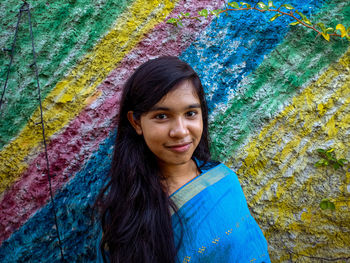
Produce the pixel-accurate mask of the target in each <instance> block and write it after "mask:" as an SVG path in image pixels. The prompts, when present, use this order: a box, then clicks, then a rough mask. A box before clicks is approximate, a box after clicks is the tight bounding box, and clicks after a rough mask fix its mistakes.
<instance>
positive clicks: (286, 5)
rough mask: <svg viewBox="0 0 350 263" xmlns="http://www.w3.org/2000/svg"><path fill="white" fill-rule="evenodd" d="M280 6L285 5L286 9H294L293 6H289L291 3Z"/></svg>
mask: <svg viewBox="0 0 350 263" xmlns="http://www.w3.org/2000/svg"><path fill="white" fill-rule="evenodd" d="M281 7H285V8H286V9H288V10H292V9H294V7H293V6H291V5H289V4H284V5H281Z"/></svg>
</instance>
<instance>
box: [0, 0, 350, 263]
mask: <svg viewBox="0 0 350 263" xmlns="http://www.w3.org/2000/svg"><path fill="white" fill-rule="evenodd" d="M282 2H283V1H274V3H275V5H280V4H281V3H282ZM28 3H29V4H30V6H31V14H32V22H33V29H34V38H35V48H36V51H37V58H38V67H39V79H40V85H41V92H42V97H43V110H44V119H45V129H46V136H47V139H48V157H49V161H50V169H51V173H52V174H53V175H54V176H53V177H52V179H51V180H52V189H53V192H54V201H55V206H56V210H57V220H58V224H59V231H60V236H61V240H62V245H63V249H64V250H63V252H64V256H65V258H66V259H67V260H68V261H69V262H94V260H95V257H96V245H97V235H98V231H99V228H98V225H97V224H96V222H94V221H93V220H92V217H91V211H92V209H91V206H92V205H93V203H94V200H95V198H96V195H97V193H98V192H99V189H100V188H101V186H102V185H103V184H104V183H105V182H106V174H107V172H108V168H109V165H110V158H111V153H112V149H113V140H114V136H115V131H116V118H117V112H118V105H119V99H120V95H121V91H122V85H123V83H124V81H125V80H126V79H127V78H128V76H129V75H130V73H131V72H132V71H133V70H134V69H135V68H136V67H137V66H138V65H140V64H141V63H142V62H144V61H146V60H148V59H150V58H155V57H158V56H160V55H176V56H180V58H181V59H183V60H185V61H187V62H188V63H189V64H191V65H192V66H193V67H194V68H195V69H196V70H197V71H198V73H199V75H200V77H201V79H202V81H203V84H204V86H205V91H206V94H207V99H208V104H209V110H210V132H211V138H212V152H213V154H214V156H215V157H216V158H217V159H219V160H221V161H223V162H225V163H226V164H227V165H228V166H230V167H231V168H232V169H233V170H235V171H236V172H237V174H238V177H239V180H240V182H241V184H242V187H243V190H244V192H245V195H246V197H247V200H248V203H249V206H250V208H251V211H252V213H253V215H254V217H255V218H256V219H257V221H258V222H259V225H260V226H261V228H262V229H263V232H264V234H265V236H266V238H267V240H268V243H269V253H270V256H271V259H272V260H273V262H321V260H320V259H316V257H323V258H329V259H338V262H344V261H346V260H350V246H349V244H350V234H349V232H350V201H349V199H350V171H349V170H348V168H347V169H339V170H337V171H335V170H334V169H332V168H329V167H328V168H316V167H314V163H315V162H316V161H317V160H318V159H319V156H318V154H317V152H316V149H317V148H327V147H333V148H335V152H336V155H337V157H338V158H346V159H350V152H349V150H348V149H349V148H350V72H349V71H350V49H349V42H347V41H346V40H340V39H338V40H336V39H334V40H331V41H330V42H329V43H328V42H326V41H325V40H324V39H322V38H320V37H318V38H315V34H314V33H313V32H312V31H310V30H307V29H305V28H302V27H293V28H292V27H291V26H289V23H290V20H288V19H286V18H278V19H276V20H275V21H274V22H273V23H271V22H268V19H269V18H270V17H271V16H272V15H266V14H262V13H258V12H242V11H240V12H231V13H229V15H228V16H225V15H223V16H220V18H219V19H215V20H213V21H209V20H208V21H205V20H203V21H202V22H191V23H185V27H184V28H175V27H172V26H171V25H169V24H166V23H165V21H166V20H167V18H168V17H174V16H176V15H177V14H179V13H180V12H190V13H192V14H195V13H196V12H197V11H198V10H201V9H202V8H208V9H216V8H220V7H222V6H223V5H224V3H225V2H224V1H223V0H216V1H214V0H212V1H210V0H203V1H194V0H176V1H175V0H172V1H156V0H152V1H141V0H123V1H121V0H118V1H117V0H98V1H86V0H85V1H83V0H70V1H63V0H60V1H43V0H37V1H29V2H28ZM250 3H254V2H250ZM288 3H290V4H292V5H294V6H296V7H297V8H298V9H299V10H301V11H302V12H304V13H305V14H307V15H309V16H310V17H311V19H312V20H313V21H318V22H319V21H322V22H324V23H325V24H329V25H333V26H335V24H336V22H337V21H339V22H341V23H342V24H344V25H346V26H347V27H348V26H350V4H349V3H348V1H345V0H343V1H341V0H335V1H330V0H313V1H312V0H302V1H297V0H291V1H288ZM20 5H21V3H19V2H18V1H14V0H8V1H2V2H1V3H0V10H1V11H2V12H1V14H0V16H1V37H0V47H2V48H3V47H4V48H9V47H10V46H11V43H12V41H13V36H14V31H15V27H16V21H17V16H18V11H19V8H20ZM30 41H31V39H30V37H29V27H28V17H27V15H26V14H23V16H22V20H21V23H20V26H19V31H18V36H17V44H16V47H15V56H14V61H13V66H12V68H11V72H10V78H9V83H8V88H7V90H6V93H5V96H4V104H3V105H2V107H1V110H0V116H1V117H0V193H1V194H0V244H1V246H0V262H59V261H60V250H59V246H58V240H57V237H56V229H55V225H54V217H53V213H52V203H51V201H50V191H49V185H48V180H47V177H46V159H45V153H44V149H43V144H42V130H41V127H40V125H35V123H37V122H38V121H39V120H40V111H39V108H38V100H37V97H38V95H37V89H36V82H35V78H34V77H35V75H34V71H33V68H32V67H29V65H30V64H31V63H32V55H31V42H30ZM0 57H1V59H0V65H1V67H0V70H1V71H0V78H1V79H0V80H1V82H0V83H1V85H2V86H1V87H3V85H4V81H5V75H6V70H7V65H8V63H9V59H10V57H9V53H8V52H6V51H4V49H2V50H1V51H0ZM325 197H329V198H331V199H333V200H336V201H337V202H336V203H335V204H336V209H335V211H328V210H325V211H323V210H321V209H320V208H319V202H320V201H321V200H322V199H323V198H325Z"/></svg>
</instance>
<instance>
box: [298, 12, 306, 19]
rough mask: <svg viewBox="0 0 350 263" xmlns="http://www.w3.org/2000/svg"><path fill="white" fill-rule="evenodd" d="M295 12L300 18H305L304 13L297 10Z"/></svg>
mask: <svg viewBox="0 0 350 263" xmlns="http://www.w3.org/2000/svg"><path fill="white" fill-rule="evenodd" d="M295 13H297V14H298V15H300V17H301V19H307V17H306V15H304V14H303V13H301V12H299V11H298V10H295Z"/></svg>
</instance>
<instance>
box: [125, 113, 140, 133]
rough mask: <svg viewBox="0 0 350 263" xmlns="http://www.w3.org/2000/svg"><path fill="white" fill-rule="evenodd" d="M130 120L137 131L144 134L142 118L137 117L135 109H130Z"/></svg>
mask: <svg viewBox="0 0 350 263" xmlns="http://www.w3.org/2000/svg"><path fill="white" fill-rule="evenodd" d="M128 120H129V122H130V124H131V125H132V127H134V129H135V131H136V133H137V134H138V135H142V128H141V122H140V120H137V119H135V117H134V112H133V111H128Z"/></svg>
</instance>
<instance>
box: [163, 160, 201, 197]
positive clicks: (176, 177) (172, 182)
mask: <svg viewBox="0 0 350 263" xmlns="http://www.w3.org/2000/svg"><path fill="white" fill-rule="evenodd" d="M160 170H161V173H162V175H163V178H165V179H164V186H165V187H166V190H167V192H168V194H169V195H171V194H172V193H174V192H175V191H176V190H177V189H179V188H180V187H181V186H183V185H184V184H186V183H188V182H189V181H191V180H192V179H193V178H195V177H196V176H198V175H199V171H198V168H197V165H196V163H195V162H194V161H193V160H192V159H191V160H190V161H188V162H186V163H184V164H178V165H168V164H167V165H162V164H160Z"/></svg>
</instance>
